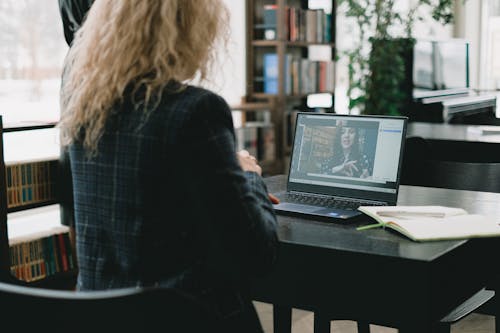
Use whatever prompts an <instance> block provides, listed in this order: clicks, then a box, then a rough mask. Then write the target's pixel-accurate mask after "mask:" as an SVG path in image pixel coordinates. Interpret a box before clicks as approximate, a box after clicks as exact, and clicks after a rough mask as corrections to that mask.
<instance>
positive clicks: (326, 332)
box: [314, 311, 330, 333]
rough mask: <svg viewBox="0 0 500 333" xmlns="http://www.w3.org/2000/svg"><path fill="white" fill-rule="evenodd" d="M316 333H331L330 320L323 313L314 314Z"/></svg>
mask: <svg viewBox="0 0 500 333" xmlns="http://www.w3.org/2000/svg"><path fill="white" fill-rule="evenodd" d="M314 333H330V318H329V317H328V316H325V315H323V314H322V313H321V311H316V312H314Z"/></svg>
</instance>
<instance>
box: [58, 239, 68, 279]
mask: <svg viewBox="0 0 500 333" xmlns="http://www.w3.org/2000/svg"><path fill="white" fill-rule="evenodd" d="M57 240H58V244H59V252H60V256H61V262H62V267H63V269H62V271H63V272H67V271H68V270H69V265H68V254H67V252H66V244H65V243H64V234H63V233H62V234H58V235H57Z"/></svg>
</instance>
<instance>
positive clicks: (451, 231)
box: [358, 206, 500, 242]
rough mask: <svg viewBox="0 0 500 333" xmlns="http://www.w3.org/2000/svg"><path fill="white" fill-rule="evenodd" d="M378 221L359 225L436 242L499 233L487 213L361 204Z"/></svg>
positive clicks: (499, 228)
mask: <svg viewBox="0 0 500 333" xmlns="http://www.w3.org/2000/svg"><path fill="white" fill-rule="evenodd" d="M358 209H359V210H360V211H362V212H363V213H365V214H366V215H368V216H370V217H372V218H373V219H375V220H376V221H377V222H378V223H377V224H374V225H368V226H362V227H359V228H358V230H364V229H369V228H372V227H378V226H380V227H386V228H390V229H393V230H395V231H397V232H399V233H401V234H402V235H404V236H406V237H408V238H409V239H411V240H413V241H419V242H420V241H437V240H446V239H465V238H480V237H498V236H500V226H499V225H498V224H497V222H496V221H495V220H494V219H493V218H491V217H487V216H483V215H477V214H468V213H467V211H465V210H464V209H461V208H453V207H443V206H382V207H381V206H361V207H359V208H358Z"/></svg>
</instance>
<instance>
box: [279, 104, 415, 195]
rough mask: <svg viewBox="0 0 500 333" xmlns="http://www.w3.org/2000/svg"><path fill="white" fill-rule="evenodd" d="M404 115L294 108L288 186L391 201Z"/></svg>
mask: <svg viewBox="0 0 500 333" xmlns="http://www.w3.org/2000/svg"><path fill="white" fill-rule="evenodd" d="M405 136H406V118H405V117H386V116H345V115H337V114H324V113H323V114H320V113H319V114H318V113H299V114H298V115H297V121H296V128H295V139H294V144H293V151H292V157H291V163H290V172H289V176H288V190H289V191H301V192H310V193H319V194H327V195H335V196H345V197H351V198H358V199H367V200H376V201H384V202H389V203H395V202H396V200H397V193H398V188H399V178H400V169H401V161H402V150H403V146H404V139H405Z"/></svg>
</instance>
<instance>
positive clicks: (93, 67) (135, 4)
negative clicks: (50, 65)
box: [61, 0, 228, 150]
mask: <svg viewBox="0 0 500 333" xmlns="http://www.w3.org/2000/svg"><path fill="white" fill-rule="evenodd" d="M227 24H228V13H227V10H226V8H225V6H224V5H223V2H222V0H161V1H158V0H126V1H121V0H120V1H117V0H96V1H95V2H94V4H93V6H92V8H91V10H90V12H89V14H88V17H87V19H86V21H85V23H84V24H83V26H82V27H81V29H80V30H78V32H77V33H76V35H75V40H74V41H73V45H72V47H71V49H70V52H69V54H68V57H67V60H66V72H65V79H64V85H63V89H62V99H61V102H62V122H61V127H62V128H63V133H64V135H63V139H64V143H65V144H68V143H71V142H73V141H74V140H75V139H76V138H78V136H79V133H81V129H85V137H84V138H83V144H84V146H85V147H86V148H90V149H91V150H95V148H96V146H97V142H98V140H99V139H100V137H101V135H102V132H103V128H104V124H105V121H106V119H107V118H108V115H109V114H110V112H111V108H112V106H113V104H115V103H116V102H119V101H120V100H121V98H122V97H123V95H124V92H125V89H126V88H130V86H131V85H132V87H131V88H132V89H133V91H136V90H137V89H138V88H139V87H141V89H144V92H145V103H144V105H148V103H149V102H150V101H151V100H152V98H154V97H157V96H159V95H160V93H161V92H162V90H163V88H165V86H166V85H167V84H168V83H169V82H185V81H188V80H191V79H193V78H194V77H195V76H197V75H199V77H200V78H201V79H205V78H206V76H207V74H208V71H209V69H210V66H211V64H212V60H213V57H214V48H215V46H216V45H217V43H218V42H219V41H225V40H226V36H227V32H228V30H227Z"/></svg>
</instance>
